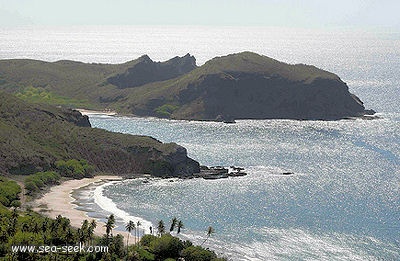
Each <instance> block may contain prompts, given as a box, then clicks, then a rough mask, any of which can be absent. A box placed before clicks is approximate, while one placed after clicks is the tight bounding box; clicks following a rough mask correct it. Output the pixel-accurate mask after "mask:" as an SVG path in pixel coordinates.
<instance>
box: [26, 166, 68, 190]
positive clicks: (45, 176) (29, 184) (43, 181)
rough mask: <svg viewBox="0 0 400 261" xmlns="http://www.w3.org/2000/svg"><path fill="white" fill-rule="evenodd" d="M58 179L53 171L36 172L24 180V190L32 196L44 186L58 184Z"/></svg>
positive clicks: (57, 175)
mask: <svg viewBox="0 0 400 261" xmlns="http://www.w3.org/2000/svg"><path fill="white" fill-rule="evenodd" d="M60 178H61V176H60V175H59V174H58V173H56V172H54V171H46V172H37V173H35V174H32V175H29V176H27V177H26V178H25V188H26V189H27V190H28V193H29V194H31V195H32V194H34V193H36V192H38V191H39V190H40V189H42V188H43V187H45V186H48V185H55V184H58V182H59V180H60Z"/></svg>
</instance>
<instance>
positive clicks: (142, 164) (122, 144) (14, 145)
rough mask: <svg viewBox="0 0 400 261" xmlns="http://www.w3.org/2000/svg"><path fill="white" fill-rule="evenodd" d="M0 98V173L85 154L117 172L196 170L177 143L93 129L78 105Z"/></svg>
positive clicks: (181, 172) (161, 173)
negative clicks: (58, 105)
mask: <svg viewBox="0 0 400 261" xmlns="http://www.w3.org/2000/svg"><path fill="white" fill-rule="evenodd" d="M0 100H1V101H2V102H1V103H0V151H1V160H0V173H1V174H5V173H18V174H29V173H34V172H36V171H42V170H48V169H52V168H53V167H54V164H55V162H56V161H57V160H68V159H85V160H87V161H88V162H89V164H91V165H93V166H95V168H96V170H97V171H102V172H107V173H113V174H117V175H128V176H129V175H130V174H134V173H149V174H152V175H155V176H182V175H184V176H186V175H191V174H193V173H195V172H199V164H198V163H197V162H196V161H194V160H192V159H190V158H188V157H187V153H186V150H185V149H184V148H183V147H181V146H179V145H177V144H174V143H168V144H163V143H161V142H159V141H157V140H155V139H153V138H151V137H145V136H133V135H126V134H119V133H112V132H108V131H105V130H101V129H92V128H90V127H89V126H90V123H89V121H88V119H87V117H85V116H82V115H81V114H80V113H79V112H77V111H71V110H60V109H57V108H55V107H51V106H43V105H33V104H29V103H26V102H23V101H21V100H19V99H17V98H16V97H14V96H12V95H10V94H6V93H4V92H0ZM79 126H84V127H79Z"/></svg>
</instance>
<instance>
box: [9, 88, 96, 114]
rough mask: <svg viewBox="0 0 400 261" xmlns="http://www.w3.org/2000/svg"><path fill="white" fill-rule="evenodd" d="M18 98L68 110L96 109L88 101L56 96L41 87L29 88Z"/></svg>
mask: <svg viewBox="0 0 400 261" xmlns="http://www.w3.org/2000/svg"><path fill="white" fill-rule="evenodd" d="M16 96H17V97H18V98H20V99H23V100H25V101H29V102H33V103H46V104H52V105H62V106H65V107H68V108H88V109H89V108H95V106H93V105H92V104H90V102H89V101H88V100H77V99H72V98H68V97H65V96H61V95H57V94H54V93H53V92H50V91H48V90H46V89H44V88H41V87H36V88H35V87H32V86H28V87H25V88H23V89H22V90H20V91H18V92H17V93H16Z"/></svg>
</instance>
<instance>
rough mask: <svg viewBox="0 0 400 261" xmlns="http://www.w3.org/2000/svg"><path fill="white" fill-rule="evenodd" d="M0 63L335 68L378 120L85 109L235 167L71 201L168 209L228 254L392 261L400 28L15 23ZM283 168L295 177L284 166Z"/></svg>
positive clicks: (151, 213)
mask: <svg viewBox="0 0 400 261" xmlns="http://www.w3.org/2000/svg"><path fill="white" fill-rule="evenodd" d="M0 32H1V33H0V50H1V52H0V59H9V58H31V59H40V60H46V61H56V60H66V59H70V60H78V61H83V62H95V63H98V62H101V63H121V62H125V61H128V60H132V59H135V58H137V57H139V56H141V55H143V54H148V55H149V56H150V57H151V58H152V59H153V60H156V61H162V60H166V59H169V58H172V57H174V56H176V55H179V56H182V55H185V54H186V53H190V54H192V55H194V56H195V57H196V58H197V62H198V64H199V65H201V64H203V63H205V62H206V61H207V60H209V59H211V58H212V57H214V56H220V55H226V54H229V53H234V52H240V51H245V50H247V51H253V52H257V53H260V54H264V55H267V56H269V57H272V58H275V59H277V60H281V61H284V62H288V63H305V64H312V65H315V66H317V67H319V68H322V69H325V70H328V71H331V72H334V73H336V74H338V75H339V76H340V77H341V79H342V80H343V81H344V82H346V83H347V84H348V86H349V89H350V91H351V92H352V93H354V94H356V95H357V96H358V97H359V98H360V99H361V100H362V101H363V102H364V104H365V106H366V108H368V109H374V110H376V111H377V112H378V114H377V115H378V116H379V119H375V120H361V119H357V120H340V121H294V120H240V121H237V123H236V124H224V123H215V122H195V121H175V120H164V119H155V118H136V117H112V116H105V115H99V114H92V115H91V116H90V121H91V123H92V125H93V127H98V128H104V129H107V130H110V131H115V132H122V133H131V134H140V135H150V136H153V137H155V138H157V139H159V140H161V141H163V142H175V143H178V144H180V145H182V146H184V147H186V148H187V150H188V154H189V156H190V157H192V158H194V159H196V160H197V161H199V162H200V163H201V164H203V165H208V166H214V165H221V166H230V165H235V166H242V167H245V168H246V172H247V173H248V175H247V176H245V177H239V178H228V179H222V180H203V179H192V180H177V179H173V180H162V179H152V180H151V181H150V182H148V183H144V182H143V179H134V180H125V181H122V182H111V183H105V184H102V185H99V184H97V185H96V186H89V187H87V188H85V189H83V190H78V191H76V192H75V193H74V197H75V198H77V202H78V203H79V208H81V209H85V210H87V211H88V212H89V215H90V216H92V217H96V218H99V219H104V217H105V216H106V215H109V213H114V214H115V215H116V216H117V217H118V222H119V224H120V226H122V224H123V223H124V222H126V221H127V220H129V219H134V220H141V222H142V224H143V225H142V227H143V229H144V230H143V231H142V233H143V232H148V228H149V227H150V226H153V227H156V224H157V222H158V220H160V219H163V220H164V221H165V222H166V224H167V226H168V224H169V221H170V220H171V219H172V218H173V217H177V218H178V219H180V220H182V221H183V222H184V224H185V228H184V230H183V231H182V233H181V237H182V239H190V240H192V241H194V242H195V243H197V244H201V243H202V242H203V241H204V239H205V236H206V229H207V227H208V226H212V227H213V228H214V229H215V231H216V232H215V234H213V235H212V236H211V238H210V239H209V240H208V241H207V242H206V243H205V244H204V246H205V247H209V248H210V249H212V250H215V251H216V252H217V253H219V254H220V255H222V256H226V257H228V258H230V259H231V260H400V167H399V166H400V134H399V133H400V131H399V130H400V109H399V105H400V78H399V75H400V32H399V31H390V30H370V31H368V30H359V29H329V30H326V31H323V30H320V29H294V28H291V29H288V28H274V27H178V26H177V27H162V26H159V27H146V26H141V27H129V26H124V27H115V26H114V27H113V26H107V27H93V26H92V27H21V28H8V29H7V28H2V29H0ZM284 171H291V172H294V175H289V176H283V175H281V174H280V173H282V172H284Z"/></svg>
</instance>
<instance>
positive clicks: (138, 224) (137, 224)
mask: <svg viewBox="0 0 400 261" xmlns="http://www.w3.org/2000/svg"><path fill="white" fill-rule="evenodd" d="M141 225H142V223H140V221H139V220H138V221H137V223H136V229H137V236H136V238H139V237H140V235H139V232H140V230H139V227H140V226H141ZM135 233H136V230H135ZM136 238H135V242H136Z"/></svg>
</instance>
